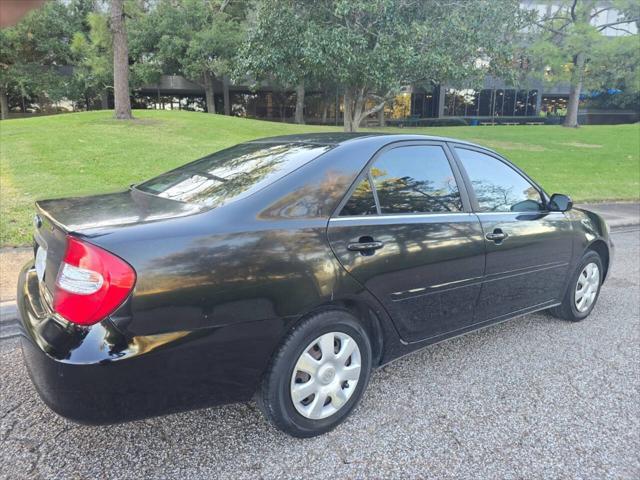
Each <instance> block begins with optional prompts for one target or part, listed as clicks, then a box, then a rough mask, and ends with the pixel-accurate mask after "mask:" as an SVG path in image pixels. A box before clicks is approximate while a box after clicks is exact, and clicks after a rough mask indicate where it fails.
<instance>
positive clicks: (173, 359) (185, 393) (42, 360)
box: [18, 264, 274, 424]
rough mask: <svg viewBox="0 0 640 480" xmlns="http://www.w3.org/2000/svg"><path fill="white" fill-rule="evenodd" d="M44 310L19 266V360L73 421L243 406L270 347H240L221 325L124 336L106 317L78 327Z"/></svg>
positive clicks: (28, 271) (29, 269)
mask: <svg viewBox="0 0 640 480" xmlns="http://www.w3.org/2000/svg"><path fill="white" fill-rule="evenodd" d="M47 305H48V304H47V302H45V301H44V300H43V294H42V292H41V291H40V286H39V282H38V279H37V275H36V272H35V269H34V268H33V266H32V265H31V264H27V265H26V266H25V267H24V268H23V270H22V272H21V274H20V279H19V283H18V312H19V316H20V319H21V321H20V328H21V337H22V338H21V343H22V351H23V356H24V361H25V363H26V365H27V369H28V371H29V375H30V377H31V380H32V381H33V383H34V385H35V387H36V390H37V391H38V393H39V395H40V397H41V398H42V400H43V401H44V402H45V403H46V404H47V405H48V406H49V407H50V408H51V409H52V410H54V411H55V412H56V413H58V414H60V415H62V416H65V417H67V418H70V419H71V420H74V421H77V422H81V423H91V424H100V423H114V422H120V421H125V420H130V419H135V418H143V417H148V416H154V415H160V414H165V413H170V412H175V411H179V410H185V409H193V408H199V407H204V406H210V405H215V404H221V403H229V402H234V401H243V400H248V399H250V398H251V396H252V395H253V393H254V392H255V388H256V385H257V382H258V380H259V378H260V376H261V374H262V371H263V369H264V367H265V366H266V363H267V361H268V358H269V357H270V354H271V351H268V350H269V349H272V348H273V346H274V345H273V343H271V342H270V344H267V345H265V344H264V342H262V344H261V345H260V346H257V345H255V344H252V343H251V342H249V343H247V342H246V341H245V342H243V343H242V348H240V345H239V343H238V341H237V339H236V338H234V337H237V336H238V334H237V333H236V331H235V330H240V331H241V332H240V333H242V332H246V330H244V329H237V328H236V329H235V330H234V331H229V330H227V329H226V328H225V327H220V328H212V329H206V330H199V331H187V332H171V333H167V334H159V335H152V336H146V337H129V338H127V337H126V336H125V335H123V334H122V333H121V332H120V331H119V330H118V329H117V328H115V326H114V325H113V323H112V322H111V321H110V320H109V319H107V320H104V321H102V322H100V323H98V324H95V325H92V326H91V327H78V326H75V325H73V324H70V323H69V322H66V321H65V320H63V319H60V318H59V317H57V316H56V314H54V313H53V312H51V310H50V309H49V308H48V306H47ZM244 336H245V337H246V333H245V334H244ZM244 340H246V338H245V339H244ZM258 340H259V338H258ZM263 340H264V339H263ZM221 345H224V346H225V347H226V348H220V347H221ZM230 352H233V353H230ZM248 352H249V354H247V353H248ZM260 354H261V355H260ZM243 356H244V359H245V362H244V364H243V363H242V358H243ZM238 362H239V363H238ZM231 365H233V368H231Z"/></svg>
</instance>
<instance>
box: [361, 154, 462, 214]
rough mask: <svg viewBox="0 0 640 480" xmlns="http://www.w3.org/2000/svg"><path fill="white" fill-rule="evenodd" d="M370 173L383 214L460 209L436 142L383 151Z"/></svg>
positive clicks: (455, 210) (453, 182) (445, 157)
mask: <svg viewBox="0 0 640 480" xmlns="http://www.w3.org/2000/svg"><path fill="white" fill-rule="evenodd" d="M371 177H372V178H373V182H374V186H375V189H376V192H377V194H378V201H379V202H380V211H381V213H383V214H385V213H386V214H392V213H396V214H397V213H441V212H459V211H461V210H462V204H461V200H460V192H459V191H458V186H457V185H456V181H455V177H454V176H453V172H452V170H451V165H450V164H449V161H448V160H447V156H446V155H445V153H444V150H443V149H442V147H440V146H436V145H416V146H407V147H398V148H394V149H392V150H389V151H387V152H384V153H383V154H382V155H381V156H380V158H378V159H377V160H376V161H375V163H374V164H373V166H372V167H371Z"/></svg>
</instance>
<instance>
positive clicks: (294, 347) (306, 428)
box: [256, 310, 371, 438]
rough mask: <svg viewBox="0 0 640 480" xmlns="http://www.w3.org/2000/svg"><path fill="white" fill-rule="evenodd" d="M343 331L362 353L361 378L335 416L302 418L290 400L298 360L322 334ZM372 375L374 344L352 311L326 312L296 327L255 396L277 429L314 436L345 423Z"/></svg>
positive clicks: (272, 362) (284, 343)
mask: <svg viewBox="0 0 640 480" xmlns="http://www.w3.org/2000/svg"><path fill="white" fill-rule="evenodd" d="M329 332H341V333H346V334H347V335H349V336H350V337H351V338H352V339H353V340H355V342H356V343H357V345H358V348H359V350H360V361H361V369H360V377H359V378H358V382H357V385H356V387H355V389H354V391H353V393H352V394H351V397H350V398H349V400H348V401H347V402H346V403H345V404H344V405H343V406H342V407H341V408H340V409H339V410H338V411H337V412H335V413H334V414H333V415H331V416H329V417H327V418H323V419H318V420H312V419H309V418H306V417H305V416H303V415H301V414H300V413H299V412H298V411H297V410H296V408H295V406H294V403H293V400H292V398H291V390H290V388H291V378H292V375H293V369H294V367H295V365H296V362H297V361H298V358H299V357H300V356H301V355H302V353H303V352H304V351H305V348H306V347H307V346H308V345H309V344H310V343H311V342H313V341H314V340H315V339H317V338H318V337H320V336H321V335H323V334H325V333H329ZM370 374H371V342H370V340H369V337H368V335H367V331H366V330H365V328H364V327H363V326H362V325H361V324H360V322H358V320H357V319H356V318H355V317H354V316H353V315H351V314H350V313H349V312H346V311H344V310H327V311H323V312H320V313H317V314H314V315H312V316H310V317H308V318H306V319H304V320H302V321H301V322H300V323H299V324H298V325H296V326H295V327H294V328H293V330H292V331H291V332H290V333H289V334H288V335H287V337H286V338H285V340H284V341H283V342H282V344H281V345H280V347H279V348H278V350H277V352H276V353H275V354H274V356H273V358H272V360H271V362H270V364H269V367H268V368H267V371H266V372H265V374H264V376H263V379H262V382H261V384H260V387H259V388H258V392H257V395H256V401H257V404H258V407H259V408H260V410H262V412H263V413H264V415H265V417H266V418H267V420H269V421H270V422H271V423H272V424H273V425H274V426H275V427H276V428H278V429H279V430H282V431H283V432H285V433H288V434H289V435H293V436H294V437H301V438H307V437H313V436H316V435H321V434H323V433H326V432H328V431H330V430H332V429H333V428H335V427H336V426H337V425H339V424H340V423H342V422H343V421H344V420H345V419H346V417H347V416H348V415H349V413H351V411H352V410H353V409H354V408H355V406H356V405H357V404H358V403H359V402H360V398H361V397H362V393H363V392H364V390H365V389H366V387H367V383H368V382H369V376H370Z"/></svg>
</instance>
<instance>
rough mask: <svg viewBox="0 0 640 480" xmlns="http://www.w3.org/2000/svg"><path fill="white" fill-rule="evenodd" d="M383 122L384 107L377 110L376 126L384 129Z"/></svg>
mask: <svg viewBox="0 0 640 480" xmlns="http://www.w3.org/2000/svg"><path fill="white" fill-rule="evenodd" d="M385 125H386V124H385V121H384V105H382V108H381V109H380V110H378V126H379V127H384V126H385Z"/></svg>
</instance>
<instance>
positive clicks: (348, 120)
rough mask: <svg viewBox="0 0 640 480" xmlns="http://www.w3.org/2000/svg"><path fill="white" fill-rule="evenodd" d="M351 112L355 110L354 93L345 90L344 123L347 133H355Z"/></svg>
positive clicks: (348, 89) (347, 89)
mask: <svg viewBox="0 0 640 480" xmlns="http://www.w3.org/2000/svg"><path fill="white" fill-rule="evenodd" d="M351 110H353V91H352V90H351V89H350V88H345V89H344V118H343V121H342V123H343V125H344V131H345V132H353V125H352V113H351Z"/></svg>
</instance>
